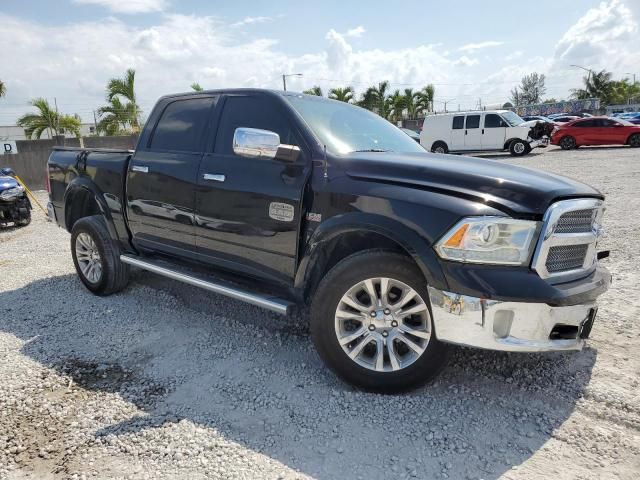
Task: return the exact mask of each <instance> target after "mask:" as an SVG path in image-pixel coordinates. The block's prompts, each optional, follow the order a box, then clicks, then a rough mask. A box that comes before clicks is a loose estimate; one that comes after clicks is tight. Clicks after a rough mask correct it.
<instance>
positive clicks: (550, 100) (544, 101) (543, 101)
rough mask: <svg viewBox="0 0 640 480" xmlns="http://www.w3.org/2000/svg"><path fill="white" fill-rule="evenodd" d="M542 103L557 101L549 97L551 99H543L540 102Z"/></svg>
mask: <svg viewBox="0 0 640 480" xmlns="http://www.w3.org/2000/svg"><path fill="white" fill-rule="evenodd" d="M542 103H558V100H556V99H555V98H553V97H551V98H545V99H544V100H542Z"/></svg>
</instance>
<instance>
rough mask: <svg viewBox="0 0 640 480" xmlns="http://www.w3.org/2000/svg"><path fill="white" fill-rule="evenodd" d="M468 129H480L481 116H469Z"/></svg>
mask: <svg viewBox="0 0 640 480" xmlns="http://www.w3.org/2000/svg"><path fill="white" fill-rule="evenodd" d="M466 128H467V129H470V128H480V115H467V126H466Z"/></svg>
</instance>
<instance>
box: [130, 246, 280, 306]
mask: <svg viewBox="0 0 640 480" xmlns="http://www.w3.org/2000/svg"><path fill="white" fill-rule="evenodd" d="M120 261H121V262H123V263H127V264H129V265H133V266H134V267H138V268H142V269H143V270H148V271H150V272H153V273H157V274H158V275H162V276H164V277H168V278H171V279H173V280H178V281H179V282H183V283H186V284H189V285H193V286H194V287H199V288H203V289H205V290H208V291H210V292H214V293H219V294H220V295H224V296H226V297H231V298H235V299H236V300H240V301H242V302H245V303H250V304H251V305H256V306H258V307H262V308H266V309H267V310H271V311H272V312H276V313H279V314H281V315H287V314H288V313H289V310H290V308H291V305H292V304H291V303H290V302H287V301H286V300H283V299H280V298H275V297H267V296H264V295H259V294H255V293H249V292H246V291H243V290H239V289H237V288H232V287H228V286H225V285H220V284H217V283H214V282H209V281H206V280H202V279H200V278H196V277H193V276H191V275H187V274H185V273H180V272H176V271H174V270H170V269H168V268H165V267H161V266H159V265H156V264H154V263H151V262H148V261H144V260H140V259H139V258H136V257H132V256H129V255H120Z"/></svg>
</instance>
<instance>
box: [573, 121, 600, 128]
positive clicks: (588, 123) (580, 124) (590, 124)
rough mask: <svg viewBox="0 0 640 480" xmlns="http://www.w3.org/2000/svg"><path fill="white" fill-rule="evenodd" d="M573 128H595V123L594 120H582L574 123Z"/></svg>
mask: <svg viewBox="0 0 640 480" xmlns="http://www.w3.org/2000/svg"><path fill="white" fill-rule="evenodd" d="M573 126H574V127H595V126H596V121H595V120H583V121H581V122H576V123H574V124H573Z"/></svg>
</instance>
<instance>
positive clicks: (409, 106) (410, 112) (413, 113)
mask: <svg viewBox="0 0 640 480" xmlns="http://www.w3.org/2000/svg"><path fill="white" fill-rule="evenodd" d="M416 95H417V93H416V92H414V91H413V88H405V89H404V108H405V109H406V111H407V118H411V119H414V118H417V117H418V109H419V106H418V104H417V102H416Z"/></svg>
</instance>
